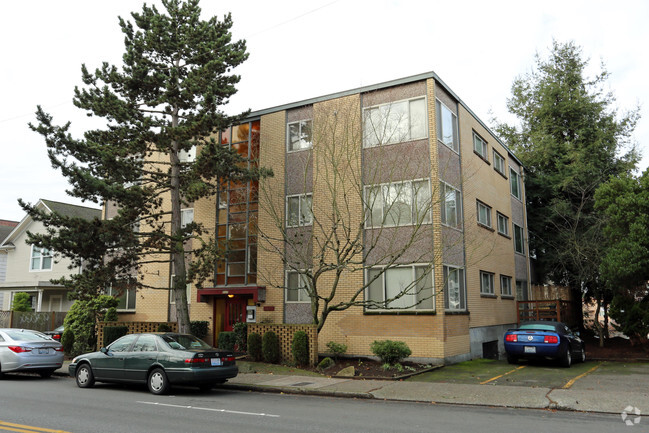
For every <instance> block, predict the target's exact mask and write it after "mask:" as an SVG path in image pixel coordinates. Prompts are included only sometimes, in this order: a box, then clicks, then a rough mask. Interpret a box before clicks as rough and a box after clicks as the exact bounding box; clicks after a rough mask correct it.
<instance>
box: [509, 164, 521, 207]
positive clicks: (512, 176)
mask: <svg viewBox="0 0 649 433" xmlns="http://www.w3.org/2000/svg"><path fill="white" fill-rule="evenodd" d="M514 183H515V184H516V191H514ZM509 192H510V193H511V195H512V197H515V198H516V199H518V200H521V201H522V200H523V193H522V189H521V175H520V174H519V173H518V172H517V171H516V170H514V168H513V167H512V166H509Z"/></svg>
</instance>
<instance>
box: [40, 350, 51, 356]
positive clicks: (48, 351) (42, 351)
mask: <svg viewBox="0 0 649 433" xmlns="http://www.w3.org/2000/svg"><path fill="white" fill-rule="evenodd" d="M48 353H50V349H38V354H39V355H47V354H48Z"/></svg>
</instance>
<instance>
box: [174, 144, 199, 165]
mask: <svg viewBox="0 0 649 433" xmlns="http://www.w3.org/2000/svg"><path fill="white" fill-rule="evenodd" d="M178 159H179V160H180V162H194V161H196V145H194V146H192V147H191V148H190V149H189V150H181V151H179V152H178Z"/></svg>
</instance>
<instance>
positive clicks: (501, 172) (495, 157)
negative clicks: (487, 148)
mask: <svg viewBox="0 0 649 433" xmlns="http://www.w3.org/2000/svg"><path fill="white" fill-rule="evenodd" d="M492 154H493V164H494V170H496V172H498V173H500V174H501V175H503V176H504V177H505V179H507V173H505V172H506V171H507V161H505V157H504V156H502V155H501V154H500V153H499V152H498V151H497V150H496V149H493V152H492ZM498 158H500V160H501V161H502V168H503V169H502V170H499V169H498V164H496V160H498Z"/></svg>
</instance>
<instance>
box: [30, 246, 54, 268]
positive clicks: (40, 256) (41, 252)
mask: <svg viewBox="0 0 649 433" xmlns="http://www.w3.org/2000/svg"><path fill="white" fill-rule="evenodd" d="M44 259H49V264H50V265H49V267H48V268H45V267H44V266H43V262H44ZM34 260H38V267H34ZM52 268H54V253H53V252H52V251H50V250H48V249H47V248H44V247H39V246H36V245H32V247H31V251H30V254H29V272H49V271H51V270H52Z"/></svg>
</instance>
